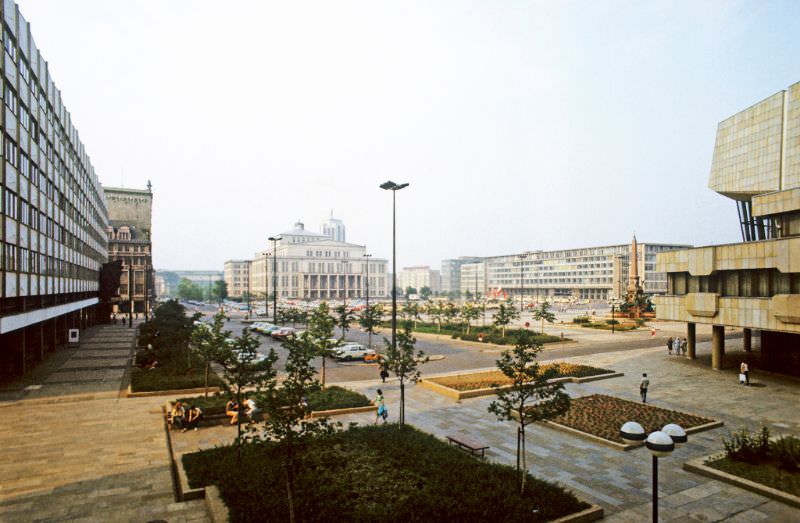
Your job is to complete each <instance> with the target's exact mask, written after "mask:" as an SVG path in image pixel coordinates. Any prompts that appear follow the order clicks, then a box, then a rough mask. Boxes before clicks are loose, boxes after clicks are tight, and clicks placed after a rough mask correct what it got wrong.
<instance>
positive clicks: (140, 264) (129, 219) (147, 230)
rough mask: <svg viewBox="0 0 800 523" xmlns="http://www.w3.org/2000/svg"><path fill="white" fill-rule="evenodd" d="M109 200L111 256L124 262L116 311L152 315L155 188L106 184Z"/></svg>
mask: <svg viewBox="0 0 800 523" xmlns="http://www.w3.org/2000/svg"><path fill="white" fill-rule="evenodd" d="M103 191H104V192H105V195H106V202H107V203H108V227H107V228H106V231H107V234H108V259H109V261H117V260H119V261H120V262H122V273H121V275H120V285H119V291H118V293H117V296H116V297H114V298H112V302H113V304H114V305H113V306H114V312H115V313H128V312H132V313H133V314H134V315H139V314H149V313H150V311H152V310H153V300H154V299H155V290H154V285H153V256H152V245H153V244H152V238H151V231H152V215H153V191H152V187H151V185H150V182H147V189H146V190H141V189H125V188H117V187H104V188H103Z"/></svg>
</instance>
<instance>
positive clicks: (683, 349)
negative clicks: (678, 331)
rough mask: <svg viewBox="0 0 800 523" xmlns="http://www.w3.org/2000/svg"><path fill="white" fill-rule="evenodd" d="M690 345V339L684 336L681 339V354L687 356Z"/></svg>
mask: <svg viewBox="0 0 800 523" xmlns="http://www.w3.org/2000/svg"><path fill="white" fill-rule="evenodd" d="M688 346H689V340H687V339H686V338H685V337H684V338H683V339H682V340H681V354H682V355H683V356H686V349H687V347H688Z"/></svg>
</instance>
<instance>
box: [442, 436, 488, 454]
mask: <svg viewBox="0 0 800 523" xmlns="http://www.w3.org/2000/svg"><path fill="white" fill-rule="evenodd" d="M445 438H447V441H448V442H449V443H450V444H451V445H455V446H457V447H458V448H460V449H461V450H463V451H466V452H469V453H470V454H472V455H473V456H477V455H478V453H479V452H480V455H481V458H485V457H486V449H488V448H489V445H484V444H483V443H478V442H477V441H475V440H473V439H470V438H468V437H467V436H464V435H463V434H455V435H451V436H445Z"/></svg>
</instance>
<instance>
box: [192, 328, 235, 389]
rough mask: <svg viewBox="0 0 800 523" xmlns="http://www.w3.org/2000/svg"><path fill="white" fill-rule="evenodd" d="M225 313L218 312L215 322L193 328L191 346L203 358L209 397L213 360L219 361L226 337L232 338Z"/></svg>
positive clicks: (222, 354)
mask: <svg viewBox="0 0 800 523" xmlns="http://www.w3.org/2000/svg"><path fill="white" fill-rule="evenodd" d="M225 319H226V318H225V313H223V312H218V313H217V314H216V315H214V322H213V323H212V324H211V326H209V325H208V324H207V323H203V324H202V325H195V327H194V330H192V335H191V339H190V345H189V346H190V347H191V348H192V350H193V351H194V352H195V353H196V354H198V355H199V356H200V357H201V358H202V359H203V378H204V381H203V383H204V386H205V397H206V398H208V373H209V369H210V367H211V362H212V361H218V360H220V359H221V358H223V356H224V351H225V348H226V341H225V340H226V339H228V338H230V336H231V331H226V330H224V327H225Z"/></svg>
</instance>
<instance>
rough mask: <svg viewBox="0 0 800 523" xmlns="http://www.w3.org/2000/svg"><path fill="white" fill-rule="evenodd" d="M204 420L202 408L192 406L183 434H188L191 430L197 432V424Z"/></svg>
mask: <svg viewBox="0 0 800 523" xmlns="http://www.w3.org/2000/svg"><path fill="white" fill-rule="evenodd" d="M201 419H203V411H202V410H200V407H196V406H194V405H192V406H191V407H189V412H188V413H187V415H186V426H185V427H183V430H182V431H181V432H186V431H187V430H189V429H194V430H197V424H198V423H200V420H201Z"/></svg>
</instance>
